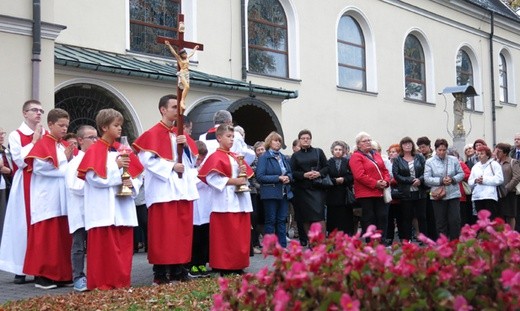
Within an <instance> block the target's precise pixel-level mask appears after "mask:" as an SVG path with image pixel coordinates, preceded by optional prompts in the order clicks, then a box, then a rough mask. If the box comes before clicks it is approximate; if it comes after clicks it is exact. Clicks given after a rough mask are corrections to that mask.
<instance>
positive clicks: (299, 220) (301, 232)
mask: <svg viewBox="0 0 520 311" xmlns="http://www.w3.org/2000/svg"><path fill="white" fill-rule="evenodd" d="M292 203H293V205H292V206H293V210H294V219H295V220H296V227H297V228H298V239H299V240H300V244H301V245H307V244H308V243H309V238H308V237H307V234H306V233H305V227H304V226H303V217H302V212H301V211H300V208H299V207H298V206H296V205H295V204H294V201H292Z"/></svg>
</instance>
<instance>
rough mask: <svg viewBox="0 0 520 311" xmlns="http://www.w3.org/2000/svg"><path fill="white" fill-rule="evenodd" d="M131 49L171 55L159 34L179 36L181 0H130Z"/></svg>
mask: <svg viewBox="0 0 520 311" xmlns="http://www.w3.org/2000/svg"><path fill="white" fill-rule="evenodd" d="M129 1H130V50H132V51H136V52H143V53H149V54H156V55H164V56H171V54H170V51H168V49H166V48H165V47H164V45H163V44H158V43H157V41H156V40H157V36H165V37H169V38H177V32H176V31H177V19H178V18H177V17H178V14H179V13H180V12H181V0H129Z"/></svg>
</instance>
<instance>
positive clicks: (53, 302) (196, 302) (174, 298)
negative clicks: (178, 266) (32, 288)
mask: <svg viewBox="0 0 520 311" xmlns="http://www.w3.org/2000/svg"><path fill="white" fill-rule="evenodd" d="M218 291H219V288H218V283H217V278H213V277H212V278H206V279H196V280H192V281H190V282H185V283H176V284H168V285H161V286H146V287H136V288H130V289H117V290H110V291H98V290H95V291H92V292H86V293H75V292H71V293H70V294H66V295H59V296H43V297H34V298H31V299H27V300H19V301H11V302H7V303H6V304H4V305H0V310H24V311H25V310H39V311H46V310H49V311H51V310H52V311H59V310H164V309H170V310H209V309H210V308H211V306H212V304H213V299H212V296H213V294H215V293H217V292H218Z"/></svg>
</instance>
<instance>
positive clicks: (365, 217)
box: [349, 132, 390, 241]
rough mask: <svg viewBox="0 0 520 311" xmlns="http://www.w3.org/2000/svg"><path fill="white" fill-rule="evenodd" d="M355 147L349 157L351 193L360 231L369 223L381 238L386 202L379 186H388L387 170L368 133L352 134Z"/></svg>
mask: <svg viewBox="0 0 520 311" xmlns="http://www.w3.org/2000/svg"><path fill="white" fill-rule="evenodd" d="M356 145H357V150H356V151H355V152H354V153H353V154H352V156H351V158H350V162H349V164H350V168H351V170H352V174H353V176H354V194H355V196H356V202H358V203H359V205H360V206H361V210H362V213H361V227H362V229H363V232H365V231H366V229H367V227H368V226H369V225H375V226H376V227H377V228H378V229H379V230H382V232H383V233H382V241H384V240H385V238H386V227H387V222H388V206H387V204H386V203H385V201H384V200H383V190H384V189H385V188H386V187H389V186H390V174H389V173H388V170H387V169H386V167H385V164H384V162H383V159H382V158H381V155H380V154H379V153H377V152H375V151H374V150H372V139H371V138H370V135H369V134H367V133H365V132H361V133H359V134H358V135H357V136H356Z"/></svg>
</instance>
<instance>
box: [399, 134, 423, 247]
mask: <svg viewBox="0 0 520 311" xmlns="http://www.w3.org/2000/svg"><path fill="white" fill-rule="evenodd" d="M399 146H400V148H401V151H400V152H399V156H398V157H397V158H396V159H395V160H394V162H393V164H392V172H393V175H394V179H395V181H396V182H397V189H398V190H399V191H398V192H399V199H400V200H401V220H400V222H401V224H400V226H398V227H399V238H400V239H401V240H408V241H410V239H411V238H412V219H413V218H414V217H416V218H417V222H418V224H419V231H420V232H421V233H423V234H426V228H427V225H426V191H425V188H424V168H425V163H426V159H425V158H424V156H423V155H422V154H420V153H417V152H415V145H414V143H413V140H412V139H411V138H410V137H404V138H403V139H401V141H400V142H399Z"/></svg>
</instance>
